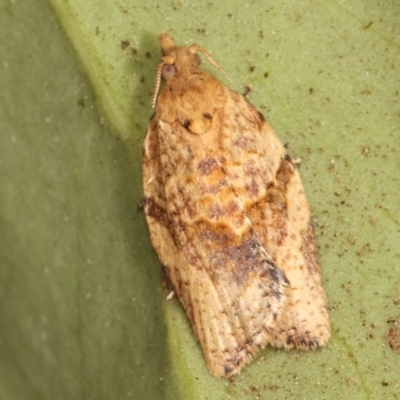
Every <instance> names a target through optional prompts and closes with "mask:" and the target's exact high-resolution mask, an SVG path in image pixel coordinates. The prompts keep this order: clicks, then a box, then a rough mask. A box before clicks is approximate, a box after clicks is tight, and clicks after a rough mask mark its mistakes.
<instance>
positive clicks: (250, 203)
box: [221, 93, 330, 348]
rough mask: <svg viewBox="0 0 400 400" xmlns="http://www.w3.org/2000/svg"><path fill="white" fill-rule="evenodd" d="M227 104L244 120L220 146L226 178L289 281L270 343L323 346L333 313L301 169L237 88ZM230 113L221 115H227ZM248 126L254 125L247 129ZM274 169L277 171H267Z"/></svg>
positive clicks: (292, 345)
mask: <svg viewBox="0 0 400 400" xmlns="http://www.w3.org/2000/svg"><path fill="white" fill-rule="evenodd" d="M229 104H231V105H230V106H229ZM229 104H228V106H227V107H226V108H225V109H224V110H229V109H237V110H241V118H236V119H235V120H236V121H238V120H240V121H241V122H240V123H239V125H240V129H238V130H232V131H231V134H230V135H229V136H228V135H224V138H223V142H222V146H221V149H224V150H225V152H227V153H229V154H226V157H229V156H230V160H231V162H230V164H229V166H228V167H227V168H226V172H227V176H228V180H229V182H231V183H232V185H233V188H234V190H235V192H236V193H240V195H239V196H240V200H241V203H242V204H243V206H244V208H245V212H246V215H247V217H248V218H249V219H250V221H251V224H252V227H253V229H254V230H255V232H256V236H257V238H258V239H259V240H260V242H261V243H262V245H263V246H264V248H265V249H266V250H267V252H268V253H269V254H270V255H271V257H272V258H273V260H274V261H275V262H276V263H277V264H278V265H279V266H280V267H281V268H282V269H283V271H284V273H285V275H286V277H287V278H288V280H289V282H290V289H289V293H288V304H287V306H286V309H285V311H284V312H283V313H281V314H280V315H279V317H278V319H277V321H276V323H275V324H274V325H273V326H272V327H271V328H270V332H271V340H270V343H271V344H272V345H274V346H277V347H282V346H283V347H287V348H291V347H298V348H309V347H318V346H322V345H324V344H326V342H327V341H328V339H329V335H330V324H329V316H328V311H327V301H326V296H325V292H324V290H323V288H322V285H321V276H320V268H319V264H318V261H317V257H316V248H315V241H314V235H313V229H312V226H311V221H310V212H309V207H308V202H307V199H306V197H305V193H304V189H303V186H302V183H301V180H300V176H299V173H298V172H297V170H296V169H295V168H294V166H293V163H292V162H291V161H290V159H289V158H288V157H285V156H284V149H283V146H282V144H281V143H280V141H279V139H278V138H277V137H276V135H275V133H274V132H273V130H272V129H271V128H270V127H269V126H268V124H267V123H266V122H265V121H264V120H263V118H262V115H260V114H259V113H258V111H257V110H256V109H255V108H254V107H253V106H251V105H250V104H248V103H247V102H246V101H245V99H244V98H243V97H242V96H240V95H238V94H236V93H232V96H231V97H230V99H229ZM230 114H231V113H229V111H228V112H227V113H226V115H224V116H223V119H224V120H229V115H230ZM231 124H234V121H231ZM257 124H258V126H259V131H257V129H256V126H257ZM249 126H252V127H253V129H249V128H247V130H246V128H245V127H249ZM236 143H237V145H236V146H232V144H236ZM274 155H277V157H276V158H275V157H274ZM278 155H279V156H278ZM240 160H241V162H240ZM272 164H273V166H272ZM271 166H272V167H271ZM271 170H272V171H274V176H271V175H269V174H268V172H269V171H271Z"/></svg>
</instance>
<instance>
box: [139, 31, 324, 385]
mask: <svg viewBox="0 0 400 400" xmlns="http://www.w3.org/2000/svg"><path fill="white" fill-rule="evenodd" d="M160 46H161V50H162V58H161V62H160V64H159V67H158V73H157V84H156V91H155V95H154V100H153V106H154V107H155V113H154V115H153V117H152V118H151V120H150V122H149V125H148V129H147V134H146V138H145V141H144V158H143V185H144V195H145V201H144V210H145V214H146V219H147V223H148V226H149V231H150V236H151V240H152V243H153V246H154V248H155V250H156V252H157V254H158V257H159V259H160V261H161V263H162V265H163V268H164V269H165V273H166V274H165V275H166V276H167V277H168V280H169V281H170V283H171V284H172V287H173V290H174V292H175V293H176V295H177V296H178V298H179V300H180V302H181V303H182V305H183V307H184V309H185V312H186V315H187V317H188V319H189V321H190V323H191V325H192V327H193V330H194V332H195V334H196V336H197V338H198V340H199V342H200V345H201V347H202V350H203V354H204V357H205V359H206V362H207V365H208V368H209V370H210V372H211V373H212V374H213V375H215V376H223V377H228V376H231V375H233V374H237V373H238V372H239V371H240V370H241V369H242V368H243V366H244V365H245V364H246V363H248V362H249V361H250V360H251V359H252V358H253V357H254V356H255V355H256V354H257V353H258V352H259V350H260V349H261V348H264V347H265V346H266V345H267V344H270V345H272V346H275V347H284V348H288V349H289V348H300V349H310V348H317V347H320V346H323V345H325V344H326V343H327V341H328V339H329V335H330V324H329V316H328V311H327V300H326V296H325V293H324V290H323V288H322V285H321V276H320V267H319V264H318V261H317V255H316V245H315V241H314V235H313V229H312V226H311V221H310V211H309V207H308V203H307V199H306V197H305V194H304V189H303V186H302V183H301V181H300V176H299V174H298V172H297V169H296V168H295V165H294V164H295V163H294V162H293V161H292V160H291V159H290V158H289V156H287V155H286V151H285V148H284V146H283V145H282V143H281V142H280V141H279V139H278V137H277V136H276V135H275V133H274V131H273V130H272V128H271V127H270V126H269V125H268V124H267V123H266V121H265V120H264V117H263V116H262V114H261V113H260V112H259V111H257V110H256V109H255V108H254V107H253V106H252V105H251V104H250V103H249V102H248V101H247V100H246V98H244V97H243V96H241V95H240V94H238V93H236V92H233V91H231V90H229V89H228V88H227V87H226V86H224V85H223V84H222V83H221V82H220V81H219V80H217V79H216V78H214V77H213V76H211V75H209V74H208V73H207V72H204V71H203V70H201V68H200V57H199V55H198V53H199V52H200V53H203V54H204V55H205V56H206V57H207V58H208V59H209V60H210V62H211V63H212V64H213V65H214V66H216V67H217V68H218V69H220V68H219V67H218V65H217V64H216V63H215V62H214V61H213V60H212V59H211V57H210V56H209V54H208V53H207V51H206V50H204V49H203V48H201V47H200V46H198V45H196V44H194V45H192V46H190V47H185V46H182V47H177V46H175V44H174V43H173V41H172V39H171V38H170V37H169V36H168V34H166V33H163V34H162V35H161V36H160ZM161 79H163V80H164V81H165V84H164V86H163V88H162V90H161V92H160V94H159V95H158V89H159V86H160V81H161Z"/></svg>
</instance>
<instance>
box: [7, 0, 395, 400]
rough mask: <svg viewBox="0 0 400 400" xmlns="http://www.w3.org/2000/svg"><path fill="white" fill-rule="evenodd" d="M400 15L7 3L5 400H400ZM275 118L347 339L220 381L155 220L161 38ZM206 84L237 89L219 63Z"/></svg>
mask: <svg viewBox="0 0 400 400" xmlns="http://www.w3.org/2000/svg"><path fill="white" fill-rule="evenodd" d="M399 13H400V4H399V3H398V2H396V1H393V0H392V1H386V2H384V3H379V2H374V1H372V0H366V1H365V0H364V1H361V0H347V1H345V0H344V1H340V2H322V1H321V2H318V1H317V2H315V1H309V0H308V1H306V0H301V1H289V0H285V1H271V2H268V3H266V2H248V1H243V0H237V1H230V2H228V3H226V2H220V3H217V2H215V3H212V2H209V3H198V4H197V3H195V2H192V3H185V2H164V3H162V2H142V1H135V2H131V3H126V2H125V3H116V2H109V1H108V2H106V1H94V0H87V1H85V2H82V1H78V0H69V1H67V0H51V1H49V2H48V3H47V2H45V1H44V0H33V1H30V2H24V1H18V0H17V1H15V0H10V1H8V0H3V1H1V2H0V60H1V63H0V68H1V74H0V240H1V241H0V243H1V245H0V398H4V399H7V400H14V399H15V400H19V399H29V400H32V399H33V400H35V399H40V400H46V399H85V400H86V399H107V400H109V399H125V398H126V399H129V398H132V399H152V400H153V399H185V400H186V399H196V400H197V399H224V400H225V399H267V398H268V399H284V398H286V399H288V398H296V399H297V398H299V399H300V398H307V399H310V398H313V399H322V398H324V399H337V398H340V397H343V398H351V399H376V398H396V396H397V395H398V387H397V386H398V384H397V381H398V371H399V368H400V357H399V355H398V354H395V353H394V352H393V351H392V350H391V348H390V346H389V345H388V343H387V342H386V333H387V331H388V329H389V328H390V326H391V322H390V321H392V320H394V319H395V318H396V316H397V315H399V314H400V306H399V300H398V299H399V297H400V294H399V287H400V265H399V264H400V263H399V261H400V253H399V251H398V243H399V239H400V234H399V231H400V230H399V220H400V215H399V207H398V190H399V189H398V188H399V171H400V162H399V157H398V149H399V147H400V135H399V131H400V102H399V65H400V51H399V49H400V32H399V24H398V15H399ZM161 31H168V32H169V33H170V34H171V36H172V37H173V38H174V40H175V42H176V43H178V44H192V43H194V42H197V43H198V44H199V45H201V46H203V47H204V48H206V49H208V50H209V51H210V52H212V54H213V58H214V59H215V60H216V61H217V62H218V63H219V64H220V65H221V66H222V67H223V69H224V70H225V71H226V72H227V73H228V74H229V75H230V76H231V77H232V78H233V80H234V83H233V84H232V85H230V84H229V82H226V84H227V85H230V86H231V87H232V89H235V90H238V91H244V86H246V85H248V84H251V85H252V87H253V90H252V94H251V101H252V103H253V104H255V105H256V106H257V108H259V109H260V110H261V111H262V112H263V113H264V115H265V116H266V118H267V119H268V120H269V121H270V122H271V125H272V126H273V127H274V129H275V131H276V133H277V134H278V136H279V137H280V138H281V139H282V141H283V142H284V143H286V142H287V143H289V153H290V154H291V156H292V157H300V158H301V159H302V163H301V165H300V167H299V168H300V173H301V176H302V179H303V183H304V186H305V188H306V192H307V196H308V198H309V201H310V205H311V210H312V213H313V215H314V223H315V228H316V235H317V240H318V243H319V245H320V262H321V266H322V273H323V280H324V287H325V289H326V292H327V296H328V299H329V303H330V309H331V311H330V315H331V319H332V338H331V340H330V342H329V344H328V346H327V347H326V348H324V349H322V350H320V351H315V352H297V351H290V352H286V351H282V350H275V349H271V348H267V349H265V350H264V351H263V352H262V353H261V354H260V356H259V357H258V358H257V359H256V360H255V361H254V362H252V363H251V364H249V365H248V366H247V367H246V368H245V369H244V370H243V372H242V374H241V375H239V376H237V377H234V378H233V379H232V380H224V379H215V378H213V377H212V376H211V375H210V374H209V373H208V371H207V369H206V366H205V362H204V359H203V357H202V355H201V351H200V348H199V346H198V344H197V343H196V341H195V339H194V336H193V333H192V331H191V329H190V326H189V324H188V322H187V320H186V317H185V315H184V313H183V311H182V309H181V307H180V305H179V303H178V302H177V301H176V300H175V299H174V300H172V301H167V300H165V296H166V294H165V293H164V291H163V289H162V287H161V279H160V265H159V262H158V260H157V257H156V255H155V253H154V251H153V250H152V247H151V243H150V240H149V235H148V231H147V227H146V224H145V221H144V216H143V213H142V211H141V210H140V208H138V204H139V202H140V200H141V198H142V189H141V177H140V176H141V167H140V162H141V145H142V141H143V138H144V135H145V131H146V124H147V121H148V120H149V118H150V116H151V114H152V109H151V98H152V91H153V88H154V84H155V71H156V68H157V64H158V61H159V56H160V54H159V48H158V40H157V37H158V34H159V33H160V32H161ZM204 68H206V69H208V70H210V71H212V73H213V74H214V75H216V76H218V77H219V79H221V80H222V81H224V82H225V78H224V77H223V76H222V75H221V74H219V72H218V71H215V70H214V69H213V67H212V66H209V65H207V63H206V62H205V63H204Z"/></svg>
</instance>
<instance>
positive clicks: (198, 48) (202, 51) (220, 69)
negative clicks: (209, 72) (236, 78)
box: [189, 44, 232, 83]
mask: <svg viewBox="0 0 400 400" xmlns="http://www.w3.org/2000/svg"><path fill="white" fill-rule="evenodd" d="M189 49H190V52H191V53H193V54H195V53H196V52H198V51H199V52H200V53H203V54H204V55H205V56H206V58H207V59H208V61H210V63H211V64H212V65H214V67H215V68H217V69H218V70H219V71H221V72H222V73H223V74H224V75H225V77H226V79H228V81H229V82H231V83H232V79H231V78H229V76H228V74H227V73H226V72H225V71H224V70H223V69H222V68H221V67H220V66H219V65H218V64H217V63H216V62H215V61H214V60H213V58H212V57H211V55H210V53H209V52H208V51H207V50H206V49H204V48H203V47H200V46H198V45H197V44H193V45H192V46H190V48H189Z"/></svg>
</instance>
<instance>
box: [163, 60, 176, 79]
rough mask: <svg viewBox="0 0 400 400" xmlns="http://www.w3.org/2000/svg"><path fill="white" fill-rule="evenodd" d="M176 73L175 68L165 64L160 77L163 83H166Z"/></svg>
mask: <svg viewBox="0 0 400 400" xmlns="http://www.w3.org/2000/svg"><path fill="white" fill-rule="evenodd" d="M175 72H176V68H175V67H174V66H173V65H172V64H165V65H164V66H163V68H162V72H161V76H162V78H163V79H164V81H168V80H169V79H171V78H173V77H174V75H175Z"/></svg>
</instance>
